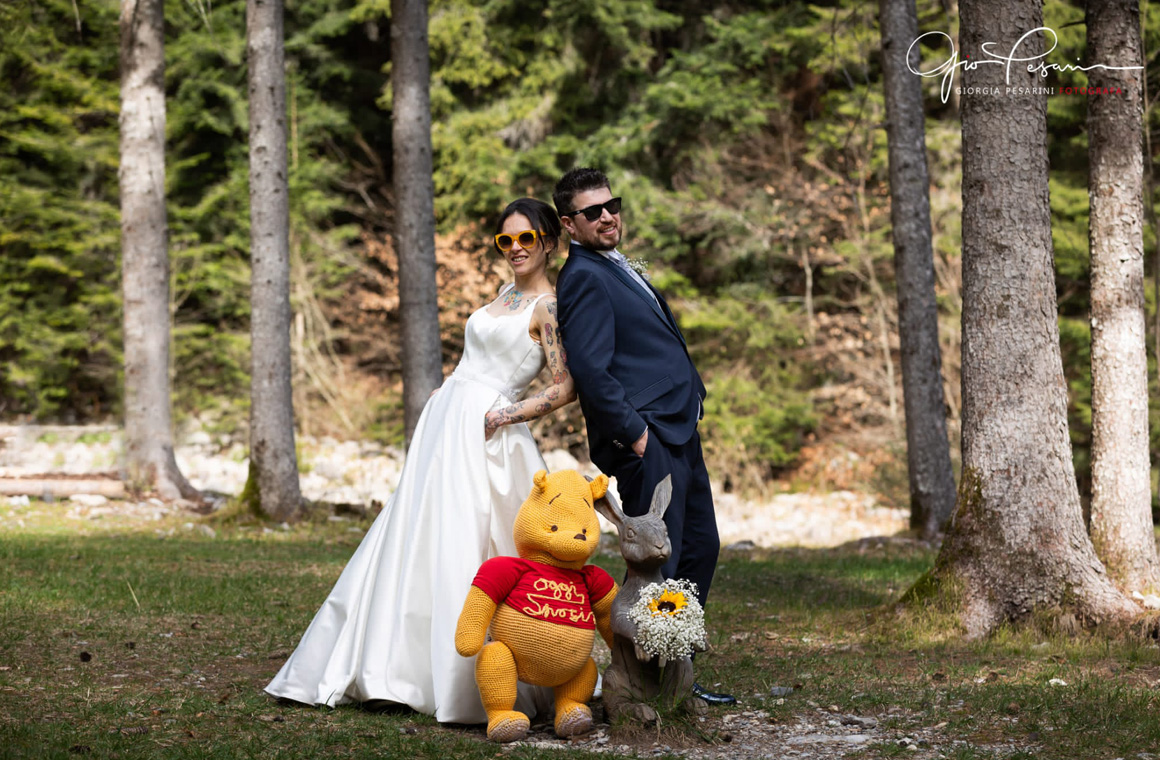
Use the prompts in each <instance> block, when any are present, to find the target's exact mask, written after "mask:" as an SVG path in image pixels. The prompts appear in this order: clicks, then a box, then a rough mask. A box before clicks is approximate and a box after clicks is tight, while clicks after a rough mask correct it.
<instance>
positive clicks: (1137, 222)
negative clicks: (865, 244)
mask: <svg viewBox="0 0 1160 760" xmlns="http://www.w3.org/2000/svg"><path fill="white" fill-rule="evenodd" d="M1140 48H1141V41H1140V3H1139V0H1107V2H1102V3H1088V6H1087V65H1091V64H1093V63H1100V64H1103V65H1106V66H1116V67H1132V66H1135V67H1139V66H1141V65H1142V55H1141V52H1140ZM1142 78H1143V77H1142V72H1141V71H1140V69H1139V68H1137V69H1136V70H1127V71H1109V70H1106V69H1101V68H1094V69H1092V70H1091V71H1090V72H1088V83H1089V85H1090V86H1092V87H1102V88H1110V89H1111V90H1116V89H1119V90H1120V91H1121V92H1120V94H1114V95H1111V94H1107V95H1103V94H1101V95H1093V96H1091V97H1089V98H1088V120H1087V124H1088V160H1089V172H1090V174H1089V178H1088V196H1089V198H1090V201H1091V224H1090V233H1089V234H1090V242H1091V278H1092V281H1091V286H1092V293H1091V328H1092V350H1091V355H1092V504H1091V508H1092V509H1091V536H1092V542H1093V543H1094V544H1095V547H1096V552H1097V553H1098V554H1099V556H1100V559H1102V560H1103V561H1104V564H1105V565H1106V566H1107V568H1108V572H1109V573H1110V574H1111V575H1112V577H1113V578H1115V579H1116V581H1117V582H1119V583H1120V585H1121V586H1122V587H1123V588H1125V589H1126V590H1141V591H1142V590H1144V589H1147V588H1151V587H1154V586H1155V585H1156V583H1157V580H1158V574H1157V571H1158V569H1160V561H1158V559H1157V556H1156V539H1155V536H1154V534H1153V528H1152V484H1151V479H1150V470H1149V467H1150V463H1149V451H1148V359H1147V348H1146V338H1145V334H1144V324H1145V316H1144V230H1143V220H1144V202H1143V182H1144V164H1143V152H1142V140H1143V110H1142V109H1143V106H1142V102H1143V99H1142V90H1141V83H1142Z"/></svg>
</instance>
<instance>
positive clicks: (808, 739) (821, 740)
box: [785, 734, 874, 746]
mask: <svg viewBox="0 0 1160 760" xmlns="http://www.w3.org/2000/svg"><path fill="white" fill-rule="evenodd" d="M873 740H874V737H873V736H871V735H870V734H837V735H835V734H806V735H804V736H791V737H790V738H789V739H786V741H785V743H786V744H789V745H793V746H797V745H799V744H865V743H866V742H869V741H873Z"/></svg>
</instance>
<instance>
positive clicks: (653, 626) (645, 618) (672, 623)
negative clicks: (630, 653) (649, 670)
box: [628, 579, 705, 667]
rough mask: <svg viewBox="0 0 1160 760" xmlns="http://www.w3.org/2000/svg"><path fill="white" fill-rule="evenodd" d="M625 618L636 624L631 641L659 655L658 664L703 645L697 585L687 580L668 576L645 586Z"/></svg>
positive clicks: (702, 623)
mask: <svg viewBox="0 0 1160 760" xmlns="http://www.w3.org/2000/svg"><path fill="white" fill-rule="evenodd" d="M628 619H629V620H631V621H632V623H633V624H634V625H635V626H636V636H634V637H633V643H635V644H636V645H637V646H638V647H639V648H640V649H643V650H644V651H645V652H647V653H648V654H649V655H651V656H653V657H660V664H661V667H664V666H665V663H666V662H668V661H670V660H680V659H684V658H685V657H689V656H691V655H692V654H693V652H694V651H695V650H697V649H704V648H705V647H704V645H705V611H704V610H703V609H702V608H701V603H700V602H699V601H697V585H696V584H695V583H692V582H690V581H684V580H672V579H670V580H667V581H664V582H663V583H650V584H649V585H647V586H645V587H644V588H643V589H641V592H640V598H639V599H637V601H636V603H635V604H633V605H632V607H630V608H629V611H628Z"/></svg>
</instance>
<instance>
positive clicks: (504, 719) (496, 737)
mask: <svg viewBox="0 0 1160 760" xmlns="http://www.w3.org/2000/svg"><path fill="white" fill-rule="evenodd" d="M589 722H591V721H589ZM531 725H532V724H531V721H529V720H528V716H526V715H524V714H523V713H522V712H516V711H515V710H507V711H504V712H502V713H499V714H498V715H495V716H493V717H492V718H491V720H489V721H488V722H487V738H488V739H489V740H491V741H493V742H499V743H500V744H506V743H507V742H518V741H519V740H520V739H523V738H524V737H525V736H527V735H528V729H529V728H530V727H531Z"/></svg>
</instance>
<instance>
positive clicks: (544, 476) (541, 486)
mask: <svg viewBox="0 0 1160 760" xmlns="http://www.w3.org/2000/svg"><path fill="white" fill-rule="evenodd" d="M532 483H533V484H534V485H535V487H534V489H533V490H534V491H535V492H536V493H543V492H544V491H545V490H547V488H548V471H547V470H539V471H538V472H536V474H535V475H533V476H532Z"/></svg>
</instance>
